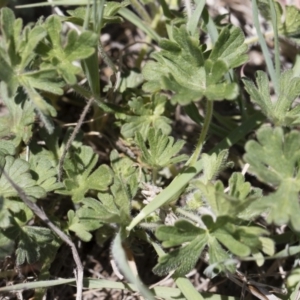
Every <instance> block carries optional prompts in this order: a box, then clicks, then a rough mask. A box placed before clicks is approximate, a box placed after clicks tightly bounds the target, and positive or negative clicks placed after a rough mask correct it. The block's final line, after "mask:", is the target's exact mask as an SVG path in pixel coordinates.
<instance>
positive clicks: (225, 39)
mask: <svg viewBox="0 0 300 300" xmlns="http://www.w3.org/2000/svg"><path fill="white" fill-rule="evenodd" d="M229 37H230V38H229ZM173 38H174V41H170V40H162V41H161V43H160V46H161V48H162V49H163V50H162V51H160V52H155V53H154V54H153V55H152V56H153V58H154V59H155V62H153V61H151V62H148V63H147V64H146V65H145V67H144V69H143V75H144V77H145V79H146V81H147V82H146V83H145V84H144V85H143V89H144V90H145V91H148V92H152V93H154V92H158V91H160V90H169V91H172V92H174V93H175V95H174V96H172V102H173V103H179V104H182V105H188V104H190V103H191V102H192V101H198V100H200V99H201V98H202V97H206V98H208V99H209V100H223V99H228V100H230V99H234V98H235V97H236V96H237V94H238V86H237V85H236V84H235V83H227V82H225V80H224V75H225V74H226V73H227V72H228V71H229V70H230V69H231V68H234V67H237V66H239V65H241V64H242V63H244V62H246V60H247V57H246V56H245V55H244V53H245V52H246V50H247V46H246V45H245V44H244V43H243V42H244V36H243V33H242V31H241V30H240V29H239V28H234V27H232V28H228V27H226V28H224V29H223V30H222V32H221V33H220V36H219V39H218V41H217V43H216V44H215V46H214V48H213V50H212V51H211V52H210V53H209V56H208V57H207V58H206V57H205V56H206V55H207V54H206V53H204V50H203V47H200V46H199V41H198V39H196V38H194V37H192V36H190V35H189V34H188V33H187V31H186V29H185V27H184V26H182V27H181V28H176V27H175V28H173ZM236 53H238V55H237V54H236Z"/></svg>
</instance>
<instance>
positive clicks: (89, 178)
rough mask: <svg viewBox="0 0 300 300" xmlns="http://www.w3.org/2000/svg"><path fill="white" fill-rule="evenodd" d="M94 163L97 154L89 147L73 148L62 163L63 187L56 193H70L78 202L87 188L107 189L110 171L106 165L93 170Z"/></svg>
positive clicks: (110, 179) (110, 181) (109, 182)
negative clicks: (64, 175)
mask: <svg viewBox="0 0 300 300" xmlns="http://www.w3.org/2000/svg"><path fill="white" fill-rule="evenodd" d="M96 163H97V156H96V154H95V153H94V151H93V149H92V148H91V147H88V146H81V147H79V148H77V149H75V151H74V152H73V153H72V154H71V157H70V158H68V159H66V161H65V164H64V170H65V171H66V175H67V178H66V179H65V180H64V185H65V189H64V190H60V191H58V193H60V194H64V195H71V196H72V200H73V201H74V202H80V201H82V200H83V198H84V195H85V194H86V193H87V192H88V190H97V191H105V190H107V189H108V186H109V185H110V184H111V183H112V172H111V170H110V168H109V167H108V166H106V165H101V166H100V167H98V168H97V169H96V170H95V171H93V169H94V167H95V166H96ZM92 171H93V172H92Z"/></svg>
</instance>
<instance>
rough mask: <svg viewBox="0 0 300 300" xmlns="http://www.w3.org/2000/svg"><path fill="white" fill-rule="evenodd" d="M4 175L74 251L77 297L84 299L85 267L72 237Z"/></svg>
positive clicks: (27, 203)
mask: <svg viewBox="0 0 300 300" xmlns="http://www.w3.org/2000/svg"><path fill="white" fill-rule="evenodd" d="M2 171H3V175H4V176H5V177H6V179H7V181H8V182H9V183H10V184H11V186H12V187H13V188H14V189H15V190H16V191H17V193H18V195H19V197H20V198H21V199H22V200H23V202H24V203H25V204H26V205H27V206H28V207H29V208H30V209H31V210H32V211H33V213H34V214H35V215H36V216H38V217H39V218H40V219H41V220H42V221H43V222H44V223H45V224H46V225H47V226H48V227H49V228H50V229H51V230H52V231H53V232H55V233H56V234H57V236H59V237H60V238H61V239H62V240H63V241H64V242H65V243H66V244H68V245H69V246H70V248H71V250H72V254H73V259H74V261H75V264H76V268H77V272H76V273H75V275H76V287H77V295H76V300H81V299H82V287H83V265H82V263H81V260H80V257H79V254H78V251H77V249H76V246H75V244H74V243H73V242H72V240H71V239H70V237H68V236H67V235H66V234H65V233H64V232H63V231H61V230H60V229H59V228H58V227H56V226H55V225H54V224H53V223H52V222H51V221H50V220H49V218H48V217H47V215H46V214H45V212H44V211H43V210H42V209H41V208H40V207H38V206H37V205H36V204H35V203H34V202H32V201H30V200H29V199H28V197H27V196H26V194H25V192H24V190H23V189H22V188H20V187H19V186H18V185H17V184H16V183H15V182H14V181H13V180H12V179H11V178H10V177H9V175H8V174H7V173H6V172H5V171H4V170H3V169H2Z"/></svg>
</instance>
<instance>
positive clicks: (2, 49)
mask: <svg viewBox="0 0 300 300" xmlns="http://www.w3.org/2000/svg"><path fill="white" fill-rule="evenodd" d="M1 32H2V34H3V36H4V39H3V41H2V43H1V45H0V62H1V70H0V79H1V80H3V81H4V82H6V84H7V87H8V95H9V97H12V96H14V95H15V93H16V91H17V88H18V87H19V86H22V87H23V89H24V90H25V92H26V93H27V94H28V96H29V98H30V100H31V101H33V103H34V105H35V107H36V108H37V109H39V110H40V111H41V112H43V113H45V114H51V115H52V116H54V115H55V114H56V111H55V110H54V109H53V107H52V106H50V105H49V104H48V103H47V102H45V100H44V99H43V98H42V96H41V95H40V94H39V93H38V92H37V90H36V89H39V90H44V91H48V92H52V93H57V94H62V89H61V87H62V82H60V81H58V80H57V76H56V71H55V70H54V69H53V68H52V69H49V68H48V69H40V70H38V69H32V70H28V69H29V68H30V64H32V62H33V61H34V59H36V52H35V50H36V47H37V46H38V44H39V43H40V42H41V40H42V39H44V38H45V37H46V35H47V32H46V30H45V29H44V28H43V27H42V26H41V25H36V26H35V27H34V28H33V29H30V27H28V26H27V27H25V28H24V29H23V32H22V20H21V19H17V20H16V19H15V17H14V14H13V12H12V11H11V10H10V9H8V8H3V9H2V10H1Z"/></svg>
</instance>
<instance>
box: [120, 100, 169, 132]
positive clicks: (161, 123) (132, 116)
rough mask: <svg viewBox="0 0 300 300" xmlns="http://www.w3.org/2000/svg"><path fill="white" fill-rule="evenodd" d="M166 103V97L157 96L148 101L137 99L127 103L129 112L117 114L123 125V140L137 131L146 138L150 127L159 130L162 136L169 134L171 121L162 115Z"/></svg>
mask: <svg viewBox="0 0 300 300" xmlns="http://www.w3.org/2000/svg"><path fill="white" fill-rule="evenodd" d="M166 101H167V97H165V96H163V95H159V94H156V95H154V96H152V97H151V98H150V99H149V98H148V97H147V98H146V97H137V98H133V99H132V100H131V101H129V102H128V106H129V109H130V111H129V112H128V113H126V114H124V113H123V114H117V117H118V118H119V119H121V120H122V123H124V124H123V125H122V127H121V133H122V135H123V136H124V137H125V138H131V137H134V135H135V133H136V132H137V131H138V132H139V133H140V134H141V135H142V136H143V137H144V138H146V137H147V136H148V132H149V129H150V128H151V127H153V128H155V129H161V130H162V133H163V134H170V132H171V126H170V123H171V120H170V119H168V118H167V117H165V116H164V115H163V114H164V113H165V106H166Z"/></svg>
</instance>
